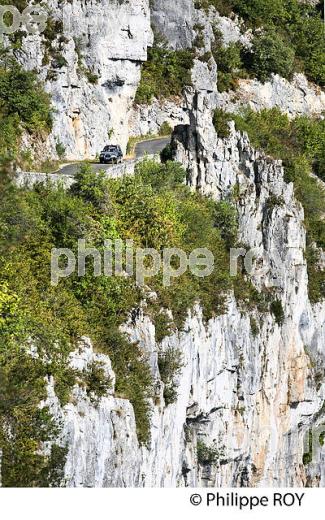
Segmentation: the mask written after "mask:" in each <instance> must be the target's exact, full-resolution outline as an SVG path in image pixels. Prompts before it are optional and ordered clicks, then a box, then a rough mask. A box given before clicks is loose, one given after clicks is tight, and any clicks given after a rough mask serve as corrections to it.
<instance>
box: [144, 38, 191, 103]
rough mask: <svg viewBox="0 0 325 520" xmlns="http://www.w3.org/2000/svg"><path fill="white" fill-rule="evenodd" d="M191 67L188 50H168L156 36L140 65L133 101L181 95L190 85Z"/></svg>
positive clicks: (146, 101) (147, 100)
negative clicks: (143, 61)
mask: <svg viewBox="0 0 325 520" xmlns="http://www.w3.org/2000/svg"><path fill="white" fill-rule="evenodd" d="M192 67H193V54H192V52H191V51H190V50H176V51H174V50H170V49H168V47H167V45H166V42H165V41H164V40H163V39H161V38H160V37H159V36H156V39H155V44H154V46H153V47H152V48H150V49H149V50H148V61H146V63H144V65H143V66H142V73H141V82H140V85H139V87H138V90H137V93H136V97H135V103H138V104H141V103H150V102H151V101H152V99H153V98H169V97H172V96H179V95H181V93H182V90H183V89H184V87H185V86H187V85H191V82H192V81H191V69H192Z"/></svg>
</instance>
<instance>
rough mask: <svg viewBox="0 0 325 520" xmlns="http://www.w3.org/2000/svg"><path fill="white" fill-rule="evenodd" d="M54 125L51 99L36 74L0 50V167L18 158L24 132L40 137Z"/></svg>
mask: <svg viewBox="0 0 325 520" xmlns="http://www.w3.org/2000/svg"><path fill="white" fill-rule="evenodd" d="M51 125H52V120H51V105H50V97H49V96H48V95H47V94H46V93H45V92H44V90H43V87H42V86H41V85H39V83H38V81H37V76H36V74H35V73H34V72H30V71H25V70H23V69H22V68H21V66H20V65H19V64H18V63H17V62H16V61H15V60H14V59H13V58H11V57H9V56H8V54H7V52H6V51H4V50H1V48H0V165H1V163H2V164H3V163H5V162H6V161H8V160H13V159H15V158H17V152H18V149H19V142H20V137H21V134H22V131H26V132H28V133H30V134H41V133H45V132H48V131H49V130H50V128H51ZM20 159H21V154H20Z"/></svg>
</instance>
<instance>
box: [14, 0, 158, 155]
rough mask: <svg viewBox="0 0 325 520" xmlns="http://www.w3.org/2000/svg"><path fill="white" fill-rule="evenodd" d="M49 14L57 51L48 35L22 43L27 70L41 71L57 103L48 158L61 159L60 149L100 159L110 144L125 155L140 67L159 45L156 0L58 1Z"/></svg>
mask: <svg viewBox="0 0 325 520" xmlns="http://www.w3.org/2000/svg"><path fill="white" fill-rule="evenodd" d="M47 9H48V11H49V13H50V14H49V17H50V19H51V20H52V21H53V22H55V21H56V22H57V23H58V25H57V26H56V29H55V31H54V34H52V36H51V40H52V46H51V49H50V50H48V46H49V37H48V35H47V33H45V35H44V34H41V35H29V36H27V37H26V38H23V41H22V48H21V50H20V51H18V52H17V57H18V59H19V61H20V62H21V63H22V64H23V66H24V67H25V68H28V69H35V70H37V71H38V72H39V74H40V77H41V79H43V80H44V81H45V82H46V90H47V91H48V92H49V93H50V94H51V96H52V99H53V105H54V108H55V111H56V113H55V114H54V127H53V132H52V134H51V136H50V138H49V140H48V142H47V143H46V146H47V150H46V151H45V153H48V154H49V155H50V156H52V157H55V155H56V144H57V143H58V142H60V143H62V144H63V146H64V148H65V150H66V157H67V158H69V159H84V158H91V157H95V156H96V154H97V153H99V152H100V151H101V149H102V148H103V146H104V145H105V144H107V143H108V142H119V143H120V144H121V145H122V146H123V148H124V149H125V148H126V144H127V141H128V135H129V130H128V115H129V111H130V108H131V106H132V103H133V100H134V96H135V92H136V89H137V86H138V83H139V81H140V73H141V63H142V62H143V61H145V60H146V58H147V48H148V45H150V44H151V42H152V32H151V27H150V13H149V0H132V2H119V1H118V0H103V1H102V0H101V1H97V0H94V1H92V2H86V1H84V0H73V1H72V2H63V3H62V2H60V1H58V0H52V1H50V2H47ZM57 28H59V32H58V29H57ZM54 53H58V54H59V56H60V65H62V66H58V64H57V61H58V60H57V58H56V59H53V54H54Z"/></svg>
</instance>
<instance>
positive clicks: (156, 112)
mask: <svg viewBox="0 0 325 520" xmlns="http://www.w3.org/2000/svg"><path fill="white" fill-rule="evenodd" d="M164 123H168V125H169V126H170V127H171V128H172V129H174V128H175V126H177V125H184V124H188V123H189V118H188V111H187V109H186V107H185V103H184V99H183V98H179V99H175V100H162V101H159V100H154V101H153V102H152V103H151V104H150V105H138V106H136V107H134V109H133V110H132V112H131V116H130V119H129V130H130V135H132V136H141V135H148V134H152V135H157V134H159V132H160V129H161V126H162V125H163V124H164Z"/></svg>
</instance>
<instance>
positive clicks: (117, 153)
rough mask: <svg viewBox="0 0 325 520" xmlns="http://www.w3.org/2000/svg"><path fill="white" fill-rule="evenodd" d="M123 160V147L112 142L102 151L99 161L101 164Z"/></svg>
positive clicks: (116, 162)
mask: <svg viewBox="0 0 325 520" xmlns="http://www.w3.org/2000/svg"><path fill="white" fill-rule="evenodd" d="M122 161H123V152H122V149H121V147H120V146H119V145H118V144H117V145H115V144H110V145H108V146H105V148H104V149H103V150H102V151H101V152H100V156H99V162H100V163H101V164H109V163H112V164H118V163H121V162H122Z"/></svg>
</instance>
